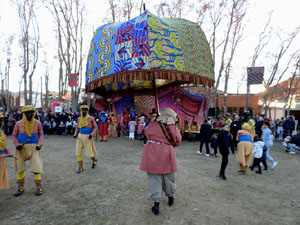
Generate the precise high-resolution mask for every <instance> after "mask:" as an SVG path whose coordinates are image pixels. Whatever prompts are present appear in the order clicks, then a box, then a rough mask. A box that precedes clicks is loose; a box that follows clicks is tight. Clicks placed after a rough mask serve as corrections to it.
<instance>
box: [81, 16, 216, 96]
mask: <svg viewBox="0 0 300 225" xmlns="http://www.w3.org/2000/svg"><path fill="white" fill-rule="evenodd" d="M153 81H154V82H155V83H153ZM185 83H194V84H199V85H203V86H209V87H212V86H213V84H214V69H213V61H212V57H211V53H210V48H209V45H208V43H207V40H206V37H205V34H204V33H203V31H202V30H201V28H200V27H199V26H198V25H197V24H195V23H193V22H190V21H187V20H183V19H174V18H173V19H161V18H158V17H156V16H155V15H153V14H151V13H150V12H148V11H145V12H144V13H143V14H141V15H140V16H138V17H136V18H134V19H131V20H130V21H128V22H124V23H111V24H106V25H103V26H101V27H99V28H98V29H97V30H96V32H95V33H94V37H93V39H92V41H91V45H90V51H89V55H88V61H87V68H86V91H87V92H94V93H97V94H99V95H102V96H104V97H109V96H112V95H114V94H116V93H118V94H119V95H126V94H129V95H130V94H133V93H134V94H138V93H141V94H145V93H148V94H149V93H153V88H154V86H156V88H157V90H158V91H162V90H165V89H168V88H172V87H174V86H178V85H181V84H185Z"/></svg>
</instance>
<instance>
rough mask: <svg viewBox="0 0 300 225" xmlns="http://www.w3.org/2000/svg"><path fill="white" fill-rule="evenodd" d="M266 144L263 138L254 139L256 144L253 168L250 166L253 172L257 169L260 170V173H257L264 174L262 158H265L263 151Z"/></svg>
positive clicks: (254, 144)
mask: <svg viewBox="0 0 300 225" xmlns="http://www.w3.org/2000/svg"><path fill="white" fill-rule="evenodd" d="M264 145H265V143H264V142H263V141H262V140H261V138H260V137H259V136H258V135H256V136H255V137H254V143H253V155H254V159H253V163H252V166H250V169H251V170H254V168H255V167H257V168H258V171H255V173H258V174H262V172H261V168H260V163H261V162H262V156H263V149H264Z"/></svg>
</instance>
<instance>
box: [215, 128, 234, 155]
mask: <svg viewBox="0 0 300 225" xmlns="http://www.w3.org/2000/svg"><path fill="white" fill-rule="evenodd" d="M217 144H218V147H219V152H220V153H221V154H222V155H223V154H229V147H230V148H231V149H233V142H232V138H231V134H230V133H228V132H227V131H224V130H220V133H219V134H218V138H217Z"/></svg>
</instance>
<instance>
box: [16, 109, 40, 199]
mask: <svg viewBox="0 0 300 225" xmlns="http://www.w3.org/2000/svg"><path fill="white" fill-rule="evenodd" d="M35 111H36V109H35V108H34V107H33V106H31V105H28V106H24V107H23V108H22V109H21V112H22V120H20V121H18V122H17V123H16V125H15V128H14V131H13V135H12V140H13V143H14V145H15V146H16V153H15V156H16V159H15V170H16V172H17V173H18V177H17V184H18V190H17V192H16V193H15V194H14V195H15V196H20V195H22V194H23V192H24V172H25V170H26V166H25V162H26V161H28V160H29V161H30V170H31V172H32V173H33V174H34V181H35V185H36V189H37V190H36V192H35V195H36V196H39V195H42V194H43V192H42V182H41V173H42V172H43V163H42V158H41V151H40V150H41V148H42V145H43V129H42V125H41V123H40V121H38V120H36V119H34V113H35Z"/></svg>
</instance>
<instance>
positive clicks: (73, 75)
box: [68, 73, 78, 87]
mask: <svg viewBox="0 0 300 225" xmlns="http://www.w3.org/2000/svg"><path fill="white" fill-rule="evenodd" d="M68 78H69V87H77V85H78V83H77V80H78V73H70V75H69V77H68Z"/></svg>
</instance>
